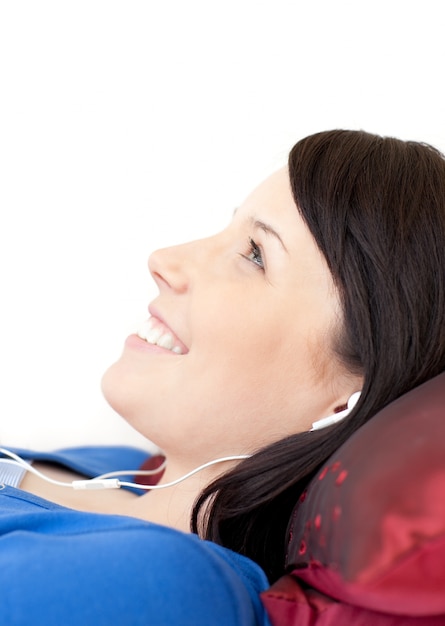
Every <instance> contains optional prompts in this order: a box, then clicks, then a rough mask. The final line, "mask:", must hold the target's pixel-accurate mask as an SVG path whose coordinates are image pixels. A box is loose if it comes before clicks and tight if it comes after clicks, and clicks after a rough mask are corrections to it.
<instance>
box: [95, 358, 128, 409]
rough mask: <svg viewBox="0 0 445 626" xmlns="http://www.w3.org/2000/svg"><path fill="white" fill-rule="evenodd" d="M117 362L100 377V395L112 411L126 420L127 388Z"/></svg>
mask: <svg viewBox="0 0 445 626" xmlns="http://www.w3.org/2000/svg"><path fill="white" fill-rule="evenodd" d="M120 370H121V368H120V367H119V361H117V362H116V363H113V365H111V366H110V367H109V368H108V369H107V370H106V371H105V373H104V375H103V376H102V381H101V388H102V394H103V396H104V398H105V400H106V401H107V402H108V404H109V405H110V406H111V408H112V409H114V410H115V411H116V413H119V415H120V416H121V417H123V418H124V419H127V418H128V415H127V414H128V409H129V398H128V395H129V394H128V386H127V385H125V382H124V378H125V376H123V375H122V371H120Z"/></svg>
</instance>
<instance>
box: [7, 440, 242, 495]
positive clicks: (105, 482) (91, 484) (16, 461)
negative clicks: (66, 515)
mask: <svg viewBox="0 0 445 626" xmlns="http://www.w3.org/2000/svg"><path fill="white" fill-rule="evenodd" d="M0 454H3V455H4V456H6V457H9V458H7V459H2V463H8V464H10V465H16V466H19V467H22V468H23V469H25V470H26V471H27V472H31V473H32V474H35V476H38V477H39V478H41V479H42V480H44V481H46V482H48V483H51V484H53V485H57V486H58V487H69V488H71V489H120V488H121V487H135V488H136V489H143V490H146V491H151V490H152V489H166V488H167V487H173V486H174V485H177V484H178V483H180V482H182V481H183V480H186V479H187V478H190V476H193V475H194V474H197V473H198V472H200V471H202V470H203V469H206V468H207V467H210V466H211V465H215V464H216V463H225V462H227V461H239V460H243V459H247V458H249V456H250V455H248V454H241V455H233V456H225V457H221V458H219V459H214V460H213V461H208V462H207V463H204V464H203V465H200V466H199V467H196V468H195V469H193V470H192V471H190V472H188V473H187V474H184V476H180V477H179V478H177V479H176V480H173V481H171V482H169V483H165V484H164V485H141V484H139V483H132V482H125V481H120V480H119V479H118V478H114V477H115V476H125V475H131V476H136V475H137V476H141V475H142V476H150V475H155V474H159V473H160V472H162V471H163V470H164V469H165V467H166V462H164V463H162V465H160V466H159V467H158V468H156V469H154V470H122V471H115V472H108V473H107V474H101V475H100V476H96V477H95V478H88V479H85V480H73V481H72V482H64V481H60V480H54V479H53V478H50V477H49V476H45V474H43V473H42V472H40V471H39V470H37V469H36V468H35V467H33V466H32V465H31V464H30V463H28V462H27V461H25V460H24V459H22V458H21V457H20V456H19V455H18V454H15V452H12V451H11V450H7V449H6V448H0Z"/></svg>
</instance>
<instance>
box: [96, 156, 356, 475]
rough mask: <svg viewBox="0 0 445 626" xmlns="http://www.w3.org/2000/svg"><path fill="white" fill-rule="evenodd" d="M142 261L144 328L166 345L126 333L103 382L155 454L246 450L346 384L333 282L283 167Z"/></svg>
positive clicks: (323, 411) (302, 419)
mask: <svg viewBox="0 0 445 626" xmlns="http://www.w3.org/2000/svg"><path fill="white" fill-rule="evenodd" d="M149 269H150V272H151V274H152V276H153V278H154V280H155V281H156V284H157V286H158V288H159V295H158V296H157V298H156V299H155V300H154V301H153V302H152V304H151V305H150V307H149V309H150V313H151V316H152V317H153V319H152V324H153V327H154V332H151V333H150V332H148V334H149V340H150V341H154V340H156V337H159V338H158V343H161V344H162V343H164V345H166V346H167V348H163V347H159V346H157V345H152V344H150V343H148V342H147V341H146V340H144V339H142V338H139V337H137V336H136V335H132V336H131V337H129V338H128V339H127V342H126V344H125V347H124V350H123V353H122V355H121V357H120V359H119V360H118V361H117V363H115V364H114V365H113V366H112V367H111V368H110V369H109V370H108V371H107V373H106V374H105V376H104V379H103V390H104V394H105V396H106V398H107V399H108V401H109V402H110V404H111V405H112V406H113V407H114V408H115V409H116V410H117V411H118V412H119V413H120V414H121V415H122V416H124V417H125V418H126V419H127V420H128V421H129V422H130V423H131V424H132V425H133V426H134V427H135V428H136V429H137V430H139V431H140V432H141V433H142V434H143V435H145V436H146V437H147V438H148V439H150V440H151V441H154V442H155V443H156V444H157V445H159V446H160V447H161V448H162V449H163V450H164V451H165V452H166V454H167V455H168V454H175V455H179V456H180V457H182V459H183V460H184V461H185V460H187V461H190V463H191V464H192V465H193V464H196V463H198V462H205V461H208V460H211V459H213V458H216V457H217V456H223V455H232V454H243V453H251V452H253V451H255V450H256V449H258V448H259V447H262V446H264V445H266V444H268V443H271V442H273V441H276V440H278V439H281V438H282V437H285V436H287V435H290V434H293V433H296V432H300V431H303V430H307V429H309V428H310V426H311V423H312V422H313V421H315V420H316V419H319V418H321V417H324V416H326V415H328V414H329V413H332V412H333V410H334V409H335V407H336V406H338V405H340V404H342V403H344V402H346V400H347V398H348V396H349V395H350V393H352V392H353V391H354V390H355V389H354V388H353V387H352V386H351V385H352V383H351V380H350V379H349V378H348V377H347V376H346V374H345V373H342V368H341V367H340V366H339V364H338V362H337V361H336V360H335V357H334V356H333V353H332V344H333V335H334V333H335V332H336V329H337V328H338V326H339V324H340V322H341V319H340V307H339V303H338V298H337V293H336V290H335V288H334V285H333V281H332V278H331V275H330V273H329V270H328V268H327V265H326V263H325V261H324V259H323V257H322V255H321V254H320V252H319V250H318V248H317V246H316V244H315V242H314V240H313V238H312V236H311V234H310V233H309V231H308V229H307V227H306V225H305V224H304V222H303V220H302V219H301V217H300V215H299V213H298V211H297V208H296V206H295V203H294V201H293V198H292V195H291V191H290V185H289V177H288V173H287V168H283V169H281V170H279V171H278V172H276V173H275V174H273V175H272V176H271V177H270V178H268V179H267V180H266V181H265V182H264V183H262V184H261V185H260V186H259V187H258V188H257V189H256V190H255V191H254V192H253V193H252V194H251V195H250V196H249V197H248V198H247V200H246V201H245V202H244V203H243V204H242V206H240V207H239V208H238V209H237V211H236V212H235V214H234V216H233V219H232V221H231V223H230V225H229V226H228V227H227V228H226V229H225V230H223V231H222V232H220V233H218V234H216V235H214V236H212V237H209V238H207V239H203V240H200V241H194V242H191V243H186V244H184V245H180V246H176V247H172V248H167V249H163V250H158V251H157V252H155V253H153V254H152V255H151V257H150V259H149ZM159 320H161V321H159ZM152 331H153V329H152ZM141 334H142V335H146V334H147V328H145V329H143V330H142V332H141ZM172 346H173V350H172V349H171V347H172ZM179 352H182V353H179Z"/></svg>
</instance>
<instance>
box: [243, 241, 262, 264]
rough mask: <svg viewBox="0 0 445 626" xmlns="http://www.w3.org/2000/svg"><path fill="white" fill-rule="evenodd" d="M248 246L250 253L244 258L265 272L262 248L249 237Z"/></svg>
mask: <svg viewBox="0 0 445 626" xmlns="http://www.w3.org/2000/svg"><path fill="white" fill-rule="evenodd" d="M248 244H249V247H248V250H249V253H248V254H246V255H244V257H245V258H246V259H247V260H248V261H251V263H253V264H254V265H256V266H257V267H258V269H261V270H264V261H263V253H262V252H261V248H260V247H259V245H258V244H257V243H255V241H254V240H253V239H252V237H249V241H248Z"/></svg>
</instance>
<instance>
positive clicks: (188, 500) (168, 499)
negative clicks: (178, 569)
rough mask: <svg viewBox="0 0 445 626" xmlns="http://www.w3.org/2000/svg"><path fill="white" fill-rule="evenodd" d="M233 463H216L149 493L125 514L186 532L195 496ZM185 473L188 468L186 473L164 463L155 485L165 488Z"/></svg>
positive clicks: (181, 469)
mask: <svg viewBox="0 0 445 626" xmlns="http://www.w3.org/2000/svg"><path fill="white" fill-rule="evenodd" d="M235 463H236V461H226V462H223V463H219V464H218V465H213V466H211V467H208V468H205V469H204V470H202V471H201V472H199V473H197V474H194V475H193V476H190V477H189V478H187V479H185V480H184V481H182V482H180V483H178V484H176V485H173V486H171V487H166V488H165V489H153V490H150V491H148V492H147V493H146V494H144V495H142V496H140V497H139V498H137V499H136V500H135V501H133V506H132V511H129V514H130V515H134V516H135V517H140V518H142V519H145V520H147V521H150V522H155V523H157V524H162V525H164V526H170V527H171V528H176V529H177V530H182V531H184V532H190V519H191V515H192V511H193V506H194V503H195V501H196V499H197V498H198V496H199V494H200V493H201V492H202V490H203V489H204V488H205V487H206V486H207V485H208V484H210V483H211V482H212V481H213V480H215V478H217V477H218V476H220V475H221V474H223V473H224V472H226V471H228V469H230V468H231V467H233V466H234V465H235ZM189 471H190V468H189V469H186V468H184V466H181V465H180V464H176V463H174V462H172V461H171V460H168V461H167V467H166V469H165V472H164V474H163V476H162V478H161V480H160V481H159V483H158V485H167V484H168V483H170V482H173V481H175V480H176V479H178V478H179V477H181V476H184V475H185V474H187V472H189Z"/></svg>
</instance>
